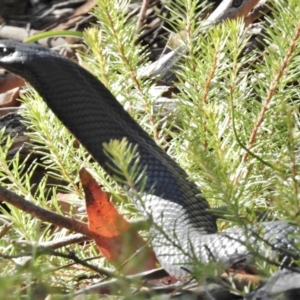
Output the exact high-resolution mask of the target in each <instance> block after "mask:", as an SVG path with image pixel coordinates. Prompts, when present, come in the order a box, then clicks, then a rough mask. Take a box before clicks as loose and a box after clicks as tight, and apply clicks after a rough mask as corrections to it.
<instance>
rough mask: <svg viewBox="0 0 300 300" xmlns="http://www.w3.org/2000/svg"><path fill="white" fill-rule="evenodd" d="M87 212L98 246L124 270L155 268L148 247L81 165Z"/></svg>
mask: <svg viewBox="0 0 300 300" xmlns="http://www.w3.org/2000/svg"><path fill="white" fill-rule="evenodd" d="M79 174H80V181H81V184H82V186H83V189H84V193H85V198H86V207H87V214H88V226H89V229H90V231H91V233H92V235H93V238H94V239H95V242H96V244H97V247H98V249H99V250H100V251H101V252H102V254H103V255H104V256H105V257H106V258H107V259H108V260H109V262H110V263H112V264H113V265H115V266H117V267H119V266H121V268H120V270H121V271H122V272H123V273H125V274H133V273H138V272H143V271H146V270H151V269H155V268H156V264H157V260H156V257H155V254H154V252H153V250H152V249H151V248H149V247H148V245H147V244H146V242H145V241H144V240H143V239H142V238H141V237H140V236H139V234H138V232H137V231H136V230H135V229H133V228H132V226H131V225H130V224H129V222H127V221H126V220H125V219H124V218H123V217H122V216H121V215H120V214H119V213H118V211H117V209H116V208H115V207H114V206H113V204H112V203H111V202H110V201H109V199H108V197H107V195H106V194H105V192H103V191H102V189H101V188H100V187H99V185H98V184H97V182H96V181H95V180H94V179H93V177H92V176H91V175H90V174H89V173H88V172H87V171H86V170H85V169H84V168H82V169H81V170H80V173H79Z"/></svg>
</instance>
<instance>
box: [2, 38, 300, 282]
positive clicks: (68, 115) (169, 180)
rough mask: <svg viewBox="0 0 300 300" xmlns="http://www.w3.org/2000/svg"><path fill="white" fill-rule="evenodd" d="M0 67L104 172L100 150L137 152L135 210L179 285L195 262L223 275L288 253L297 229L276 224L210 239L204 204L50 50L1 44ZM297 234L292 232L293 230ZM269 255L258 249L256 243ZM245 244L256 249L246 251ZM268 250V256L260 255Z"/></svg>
mask: <svg viewBox="0 0 300 300" xmlns="http://www.w3.org/2000/svg"><path fill="white" fill-rule="evenodd" d="M0 66H2V67H3V68H5V69H7V70H9V71H11V72H13V73H15V74H17V75H19V76H21V77H23V78H24V79H25V80H26V81H27V82H29V83H30V84H31V85H32V86H33V87H34V88H35V89H36V90H37V91H38V92H39V94H40V95H41V96H42V97H43V99H44V101H45V102H46V103H47V105H48V106H49V108H50V109H51V110H52V111H53V112H54V113H55V114H56V116H57V117H58V118H59V119H60V120H61V122H62V123H63V124H64V125H65V126H66V127H67V128H68V129H69V130H70V132H71V133H72V134H73V135H74V136H75V137H76V138H77V139H78V140H79V141H80V142H81V143H82V145H83V146H84V147H85V148H86V149H87V150H88V152H89V153H90V154H91V155H92V156H93V158H94V159H95V160H96V161H97V162H98V163H99V164H100V165H101V166H102V167H103V168H104V169H106V170H107V172H109V173H110V174H112V172H113V171H112V170H111V169H109V168H108V167H107V163H108V161H109V158H108V157H107V156H106V155H105V154H104V152H103V143H104V142H109V141H110V140H111V139H117V140H121V139H122V138H124V137H125V138H127V140H128V141H129V142H130V143H132V144H134V145H137V146H138V148H137V149H138V152H139V154H140V165H141V166H142V167H146V175H147V182H146V187H145V189H144V192H143V195H142V197H141V198H142V204H143V205H138V207H139V209H140V210H141V212H142V213H143V214H147V215H148V214H150V215H151V217H152V221H153V226H152V228H151V235H152V238H153V240H152V245H153V248H154V251H155V253H156V256H157V258H158V259H159V261H160V263H161V265H162V266H163V267H164V268H165V269H166V270H167V271H168V272H169V273H170V274H172V275H173V276H175V277H176V278H178V279H183V278H185V277H186V276H187V274H188V271H193V270H194V269H195V265H196V264H197V262H199V263H201V264H208V263H209V262H217V263H221V264H222V265H223V266H224V268H227V267H229V266H232V265H233V264H235V263H238V262H249V261H251V259H252V256H251V253H250V252H252V251H253V250H257V251H258V252H259V253H260V254H262V255H267V254H271V255H273V256H274V254H275V252H276V251H275V250H276V249H281V248H282V249H290V248H292V247H293V246H292V245H293V242H294V239H292V238H291V239H289V234H290V233H292V232H295V230H296V228H295V227H294V226H293V225H291V224H288V223H286V222H283V221H273V222H265V223H261V224H260V229H259V230H258V229H257V228H251V227H247V229H248V230H247V232H248V234H246V233H245V230H244V229H245V228H244V229H242V228H238V227H233V228H231V229H229V230H226V231H224V232H217V227H216V224H215V219H214V217H213V216H212V214H211V213H210V212H209V211H208V210H207V209H208V208H209V206H208V203H207V201H206V200H205V199H204V198H203V197H202V196H201V195H200V191H199V190H198V188H197V187H196V185H195V184H194V183H192V182H190V181H188V180H187V177H188V176H187V174H186V173H185V171H184V170H182V169H181V168H180V166H179V165H178V164H176V162H174V161H173V160H172V159H171V158H170V157H169V156H168V155H167V154H166V153H165V152H164V151H162V150H161V149H160V148H159V147H158V146H157V145H156V143H155V142H154V141H153V139H152V138H151V137H150V136H149V135H148V134H147V133H146V132H145V131H144V130H143V129H142V128H141V127H140V126H139V125H138V124H137V123H136V122H135V121H134V120H133V119H132V117H131V116H130V115H129V114H128V113H127V112H126V111H125V110H124V109H123V107H122V106H121V104H120V103H119V102H118V101H117V100H116V99H115V97H114V96H113V95H112V94H111V93H110V91H108V90H107V89H106V88H105V86H104V85H103V84H102V83H101V82H99V81H98V80H97V79H96V78H95V77H94V76H93V75H91V74H90V73H89V72H88V71H86V70H85V69H83V68H82V67H80V66H78V65H77V64H75V63H73V62H71V61H70V60H68V59H67V58H64V57H62V56H60V55H58V54H57V53H55V52H52V51H51V50H49V49H47V48H44V47H41V46H38V45H35V44H23V43H20V42H15V41H11V40H2V41H0ZM297 230H298V229H297ZM258 233H259V235H260V236H261V237H262V239H264V240H266V241H267V242H268V243H269V244H270V245H273V246H272V247H265V245H264V243H263V242H262V241H261V240H259V239H257V235H258ZM248 244H252V246H253V244H255V245H257V246H256V248H255V249H252V250H251V249H250V250H249V249H248V248H249V247H247V245H248ZM267 248H268V249H267Z"/></svg>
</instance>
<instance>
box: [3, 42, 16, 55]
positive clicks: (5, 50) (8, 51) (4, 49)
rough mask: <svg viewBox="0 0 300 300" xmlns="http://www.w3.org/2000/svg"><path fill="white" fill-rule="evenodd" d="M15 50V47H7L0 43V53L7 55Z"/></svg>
mask: <svg viewBox="0 0 300 300" xmlns="http://www.w3.org/2000/svg"><path fill="white" fill-rule="evenodd" d="M14 51H15V48H13V47H11V48H10V47H7V46H4V45H1V44H0V53H1V54H2V55H9V54H10V53H12V52H14Z"/></svg>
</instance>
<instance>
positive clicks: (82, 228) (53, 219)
mask: <svg viewBox="0 0 300 300" xmlns="http://www.w3.org/2000/svg"><path fill="white" fill-rule="evenodd" d="M0 201H5V202H7V203H9V204H11V205H13V206H15V207H17V208H19V209H21V210H22V211H24V212H27V213H29V214H30V215H32V216H33V217H36V218H38V219H40V220H42V221H44V222H49V223H51V224H54V225H56V226H59V227H63V228H67V229H69V230H71V231H75V232H78V233H81V234H84V235H86V236H88V237H92V236H91V233H90V231H89V229H88V226H87V224H86V223H83V222H81V221H77V220H75V219H71V218H68V217H64V216H61V215H59V214H56V213H54V212H52V211H49V210H47V209H45V208H42V207H39V206H37V205H35V204H33V203H31V202H29V201H27V200H25V199H24V198H22V197H20V196H19V195H17V194H15V193H14V192H11V191H9V190H8V189H6V188H4V187H2V186H0Z"/></svg>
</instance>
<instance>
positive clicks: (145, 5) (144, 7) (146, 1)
mask: <svg viewBox="0 0 300 300" xmlns="http://www.w3.org/2000/svg"><path fill="white" fill-rule="evenodd" d="M148 5H149V0H143V3H142V6H141V11H140V13H139V17H138V20H137V23H136V28H135V30H136V32H138V31H139V30H140V29H141V28H142V26H143V20H144V19H145V15H146V12H147V8H148Z"/></svg>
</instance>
